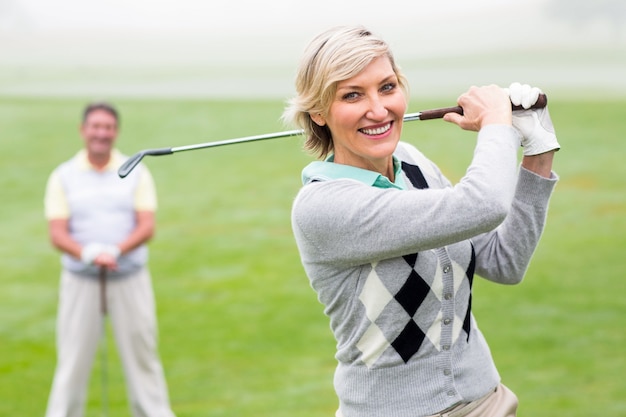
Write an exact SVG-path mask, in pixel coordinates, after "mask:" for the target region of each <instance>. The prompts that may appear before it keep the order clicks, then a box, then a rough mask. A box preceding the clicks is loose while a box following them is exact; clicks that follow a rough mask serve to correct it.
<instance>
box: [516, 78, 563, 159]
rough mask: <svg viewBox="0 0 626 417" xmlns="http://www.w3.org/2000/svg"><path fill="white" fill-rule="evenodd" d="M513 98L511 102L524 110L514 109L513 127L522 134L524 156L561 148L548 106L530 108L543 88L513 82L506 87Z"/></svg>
mask: <svg viewBox="0 0 626 417" xmlns="http://www.w3.org/2000/svg"><path fill="white" fill-rule="evenodd" d="M504 90H505V91H506V92H507V93H508V94H509V97H510V98H511V103H513V104H514V105H516V106H522V107H523V108H524V110H514V111H513V127H514V128H515V129H517V131H518V132H519V133H520V135H521V136H522V147H523V148H524V156H532V155H539V154H541V153H545V152H549V151H553V150H557V151H558V150H559V149H561V145H559V143H558V142H557V139H556V134H555V132H554V125H553V124H552V120H551V119H550V113H549V112H548V107H544V108H541V109H530V107H531V106H532V105H533V104H535V103H536V102H537V99H538V98H539V94H541V90H540V89H539V88H537V87H531V86H530V85H528V84H523V85H522V84H520V83H517V82H515V83H512V84H511V85H510V86H509V88H505V89H504Z"/></svg>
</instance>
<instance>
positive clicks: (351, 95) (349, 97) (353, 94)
mask: <svg viewBox="0 0 626 417" xmlns="http://www.w3.org/2000/svg"><path fill="white" fill-rule="evenodd" d="M358 97H359V93H357V92H354V91H353V92H351V93H347V94H344V95H343V97H342V98H343V99H344V100H347V101H350V100H356V99H357V98H358Z"/></svg>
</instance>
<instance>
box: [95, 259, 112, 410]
mask: <svg viewBox="0 0 626 417" xmlns="http://www.w3.org/2000/svg"><path fill="white" fill-rule="evenodd" d="M98 278H99V281H100V313H101V314H102V340H101V341H100V368H101V369H100V371H101V381H100V385H101V386H100V388H101V390H102V417H109V387H108V375H107V372H108V360H107V356H108V355H107V333H106V317H107V310H108V308H107V299H106V282H107V269H106V267H104V266H101V267H100V276H99V277H98Z"/></svg>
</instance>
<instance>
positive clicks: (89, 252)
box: [80, 243, 103, 265]
mask: <svg viewBox="0 0 626 417" xmlns="http://www.w3.org/2000/svg"><path fill="white" fill-rule="evenodd" d="M102 248H103V245H102V244H101V243H88V244H86V245H85V246H83V249H82V250H81V251H80V260H81V261H82V262H83V263H84V264H86V265H91V264H92V263H93V261H94V260H95V259H96V258H97V257H98V255H100V254H101V253H102Z"/></svg>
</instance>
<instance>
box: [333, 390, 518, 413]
mask: <svg viewBox="0 0 626 417" xmlns="http://www.w3.org/2000/svg"><path fill="white" fill-rule="evenodd" d="M517 405H518V401H517V396H516V395H515V394H514V393H513V391H511V390H510V389H508V388H507V387H505V386H504V385H502V384H500V385H499V386H498V387H496V389H495V390H494V391H493V392H490V393H489V394H487V395H485V396H484V397H482V398H479V399H478V400H476V401H472V402H471V403H464V404H459V405H456V406H454V407H452V408H450V409H448V410H445V411H443V412H441V413H437V414H433V415H432V416H429V417H515V416H516V415H517ZM335 417H343V414H342V413H341V410H337V413H336V414H335Z"/></svg>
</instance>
